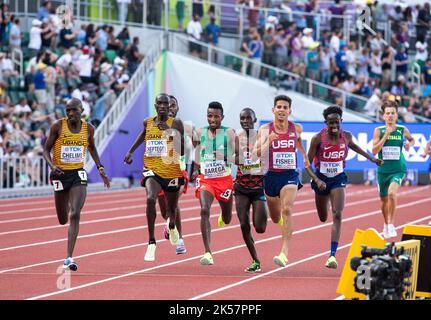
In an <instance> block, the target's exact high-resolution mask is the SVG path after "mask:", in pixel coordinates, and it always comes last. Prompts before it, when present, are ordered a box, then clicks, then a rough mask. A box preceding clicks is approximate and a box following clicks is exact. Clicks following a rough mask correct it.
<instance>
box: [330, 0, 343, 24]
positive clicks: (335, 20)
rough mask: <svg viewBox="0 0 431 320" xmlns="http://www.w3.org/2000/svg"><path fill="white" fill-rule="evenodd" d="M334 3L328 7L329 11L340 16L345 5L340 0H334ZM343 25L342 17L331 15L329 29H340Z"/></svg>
mask: <svg viewBox="0 0 431 320" xmlns="http://www.w3.org/2000/svg"><path fill="white" fill-rule="evenodd" d="M334 2H335V3H334V4H333V5H331V6H330V7H329V9H328V10H329V12H331V14H333V15H337V16H342V15H344V10H345V7H344V5H342V4H340V0H335V1H334ZM342 27H343V19H342V18H340V17H331V29H332V30H334V29H336V28H338V29H340V28H342Z"/></svg>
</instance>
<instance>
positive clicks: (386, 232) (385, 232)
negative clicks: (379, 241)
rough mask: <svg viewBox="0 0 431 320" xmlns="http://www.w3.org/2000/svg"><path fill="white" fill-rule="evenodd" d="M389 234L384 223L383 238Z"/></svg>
mask: <svg viewBox="0 0 431 320" xmlns="http://www.w3.org/2000/svg"><path fill="white" fill-rule="evenodd" d="M390 237H391V236H390V234H389V229H388V225H387V224H384V225H383V238H385V239H388V238H390Z"/></svg>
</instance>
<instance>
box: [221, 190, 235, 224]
mask: <svg viewBox="0 0 431 320" xmlns="http://www.w3.org/2000/svg"><path fill="white" fill-rule="evenodd" d="M218 203H219V204H220V208H221V216H222V218H223V222H224V223H225V224H229V223H230V221H231V220H232V207H233V196H232V195H231V196H230V198H229V200H228V201H226V202H225V201H221V200H220V201H219V202H218Z"/></svg>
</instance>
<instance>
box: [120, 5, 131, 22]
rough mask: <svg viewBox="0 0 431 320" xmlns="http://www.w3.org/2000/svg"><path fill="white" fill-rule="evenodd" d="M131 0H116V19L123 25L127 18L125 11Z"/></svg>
mask: <svg viewBox="0 0 431 320" xmlns="http://www.w3.org/2000/svg"><path fill="white" fill-rule="evenodd" d="M130 2H131V0H117V4H118V21H119V22H120V23H121V24H122V25H124V23H125V22H126V20H127V11H128V9H129V4H130Z"/></svg>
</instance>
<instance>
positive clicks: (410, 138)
mask: <svg viewBox="0 0 431 320" xmlns="http://www.w3.org/2000/svg"><path fill="white" fill-rule="evenodd" d="M404 137H405V138H406V139H407V141H406V142H405V143H404V148H406V150H409V149H410V147H413V146H414V145H415V138H413V136H412V135H411V134H410V130H409V129H407V127H404Z"/></svg>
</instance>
